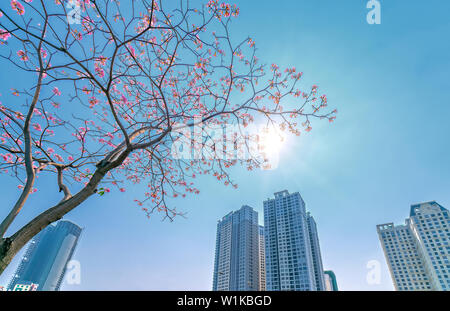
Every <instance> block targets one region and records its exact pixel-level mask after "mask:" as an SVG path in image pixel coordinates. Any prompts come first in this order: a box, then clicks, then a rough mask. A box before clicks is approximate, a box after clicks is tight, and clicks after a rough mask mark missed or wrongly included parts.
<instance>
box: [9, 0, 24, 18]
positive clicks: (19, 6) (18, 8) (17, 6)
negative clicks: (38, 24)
mask: <svg viewBox="0 0 450 311" xmlns="http://www.w3.org/2000/svg"><path fill="white" fill-rule="evenodd" d="M11 7H12V9H13V10H14V11H17V14H19V15H23V14H24V13H25V9H24V7H23V5H22V4H21V3H20V2H19V1H17V0H11Z"/></svg>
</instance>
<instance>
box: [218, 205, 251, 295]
mask: <svg viewBox="0 0 450 311" xmlns="http://www.w3.org/2000/svg"><path fill="white" fill-rule="evenodd" d="M259 230H260V228H259V226H258V213H257V212H256V211H254V210H253V209H252V208H251V207H250V206H246V205H245V206H243V207H242V208H241V209H240V210H237V211H235V212H231V213H229V214H228V215H226V216H224V217H223V218H222V219H221V220H220V221H219V222H218V224H217V235H216V254H215V262H214V276H213V290H214V291H255V290H259V289H260V260H259V253H260V248H259V243H260V242H259V241H260V234H259V232H260V231H259Z"/></svg>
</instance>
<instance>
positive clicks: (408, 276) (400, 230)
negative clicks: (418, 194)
mask: <svg viewBox="0 0 450 311" xmlns="http://www.w3.org/2000/svg"><path fill="white" fill-rule="evenodd" d="M377 232H378V236H379V238H380V241H381V245H382V248H383V251H384V254H385V257H386V261H387V263H388V266H389V271H390V273H391V277H392V280H393V282H394V287H395V289H396V290H400V291H406V290H408V291H411V290H439V291H448V290H450V219H449V211H448V210H447V209H445V208H444V207H442V206H441V205H439V204H438V203H436V202H435V201H432V202H427V203H421V204H415V205H412V206H411V211H410V217H409V218H408V219H406V221H405V224H404V225H399V226H394V224H393V223H386V224H381V225H378V226H377Z"/></svg>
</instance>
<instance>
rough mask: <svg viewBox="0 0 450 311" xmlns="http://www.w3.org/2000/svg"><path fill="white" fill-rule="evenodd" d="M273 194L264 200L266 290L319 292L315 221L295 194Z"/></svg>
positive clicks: (320, 280) (319, 265) (281, 192)
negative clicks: (271, 197) (272, 196)
mask: <svg viewBox="0 0 450 311" xmlns="http://www.w3.org/2000/svg"><path fill="white" fill-rule="evenodd" d="M274 195H275V198H273V199H268V200H266V201H264V232H265V239H266V241H265V243H266V289H267V290H269V291H279V290H295V291H315V290H318V289H320V290H322V289H323V288H324V287H323V286H324V280H323V267H322V259H321V255H320V247H319V240H318V237H317V228H316V225H315V222H314V219H312V217H311V216H310V215H308V214H307V213H306V208H305V202H304V201H303V199H302V197H301V196H300V194H299V193H298V192H296V193H292V194H290V193H289V192H288V191H286V190H284V191H280V192H277V193H275V194H274ZM319 273H322V274H321V275H319ZM316 279H317V281H316Z"/></svg>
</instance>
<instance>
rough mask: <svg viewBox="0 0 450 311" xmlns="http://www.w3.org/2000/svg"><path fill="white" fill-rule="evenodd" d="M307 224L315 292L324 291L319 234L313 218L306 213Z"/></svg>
mask: <svg viewBox="0 0 450 311" xmlns="http://www.w3.org/2000/svg"><path fill="white" fill-rule="evenodd" d="M306 219H307V223H308V234H309V244H310V246H311V255H312V260H313V267H314V280H315V283H316V290H318V291H324V290H325V279H324V271H323V263H322V254H321V253H320V244H319V233H318V232H317V225H316V222H315V220H314V218H313V217H312V216H311V214H310V213H309V212H308V213H307V214H306Z"/></svg>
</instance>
